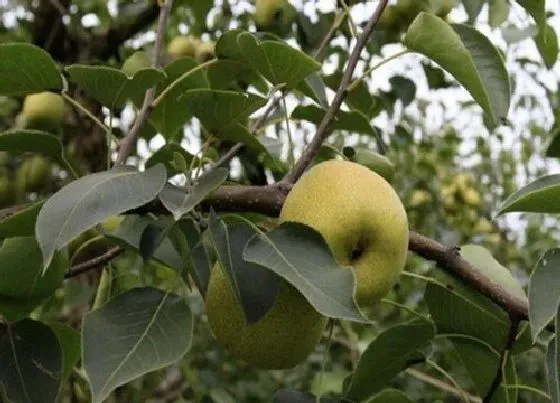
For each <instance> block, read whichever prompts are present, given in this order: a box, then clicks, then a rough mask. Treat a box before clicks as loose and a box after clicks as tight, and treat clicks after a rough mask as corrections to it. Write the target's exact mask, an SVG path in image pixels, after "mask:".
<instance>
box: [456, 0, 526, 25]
mask: <svg viewBox="0 0 560 403" xmlns="http://www.w3.org/2000/svg"><path fill="white" fill-rule="evenodd" d="M529 1H531V0H529ZM484 3H486V1H485V0H463V6H464V7H465V11H466V12H467V14H468V16H469V24H473V23H474V21H475V20H476V17H478V15H479V14H480V12H481V11H482V6H484Z"/></svg>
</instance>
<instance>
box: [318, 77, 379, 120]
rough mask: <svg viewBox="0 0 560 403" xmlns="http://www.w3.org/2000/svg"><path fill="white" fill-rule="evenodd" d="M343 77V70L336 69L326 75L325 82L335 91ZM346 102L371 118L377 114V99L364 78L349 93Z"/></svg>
mask: <svg viewBox="0 0 560 403" xmlns="http://www.w3.org/2000/svg"><path fill="white" fill-rule="evenodd" d="M341 79H342V72H341V71H336V72H334V73H333V74H331V75H329V76H326V77H324V80H325V84H327V86H328V87H329V88H330V89H331V90H333V91H336V90H337V89H338V87H339V85H340V81H341ZM345 102H346V104H347V105H348V107H349V108H350V109H352V110H357V111H360V112H362V114H364V115H365V116H366V117H368V118H370V119H371V118H372V117H374V116H375V115H376V101H375V100H374V98H373V97H372V95H371V93H370V92H369V89H368V86H367V84H366V83H365V81H364V80H360V81H359V82H358V84H356V86H355V87H354V88H353V89H352V90H351V91H350V92H349V93H348V95H347V96H346V100H345Z"/></svg>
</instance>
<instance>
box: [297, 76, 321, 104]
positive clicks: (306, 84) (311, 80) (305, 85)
mask: <svg viewBox="0 0 560 403" xmlns="http://www.w3.org/2000/svg"><path fill="white" fill-rule="evenodd" d="M298 89H299V90H300V91H302V92H303V93H304V94H305V95H306V96H308V97H309V98H311V99H313V100H315V101H317V102H318V103H319V105H320V106H321V108H323V109H327V108H328V107H329V100H328V99H327V92H326V86H325V83H324V82H323V78H322V77H321V75H320V74H319V73H318V72H313V73H311V74H310V75H308V76H307V77H305V80H303V81H300V83H299V85H298Z"/></svg>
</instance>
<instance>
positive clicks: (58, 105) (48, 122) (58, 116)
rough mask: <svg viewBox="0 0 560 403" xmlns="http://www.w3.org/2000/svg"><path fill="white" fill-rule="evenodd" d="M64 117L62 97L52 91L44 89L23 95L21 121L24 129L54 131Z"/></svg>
mask: <svg viewBox="0 0 560 403" xmlns="http://www.w3.org/2000/svg"><path fill="white" fill-rule="evenodd" d="M63 117H64V99H63V98H62V97H61V96H60V95H58V94H55V93H54V92H50V91H44V92H39V93H36V94H31V95H28V96H26V97H25V99H24V101H23V108H22V112H21V121H22V123H23V124H24V125H25V128H26V129H38V130H46V131H55V130H57V129H58V128H59V127H60V124H61V123H62V118H63Z"/></svg>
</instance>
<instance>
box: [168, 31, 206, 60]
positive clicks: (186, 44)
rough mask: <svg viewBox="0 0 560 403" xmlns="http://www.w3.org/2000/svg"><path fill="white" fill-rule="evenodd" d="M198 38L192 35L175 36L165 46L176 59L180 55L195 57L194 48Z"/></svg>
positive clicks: (198, 41) (197, 43)
mask: <svg viewBox="0 0 560 403" xmlns="http://www.w3.org/2000/svg"><path fill="white" fill-rule="evenodd" d="M199 43H200V40H199V39H198V38H195V37H194V36H191V35H189V36H176V37H175V38H173V39H172V40H171V42H170V43H169V46H168V47H167V52H168V53H169V54H170V55H171V56H173V57H174V58H176V59H178V58H181V57H187V56H188V57H195V53H196V48H197V46H198V45H199Z"/></svg>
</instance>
